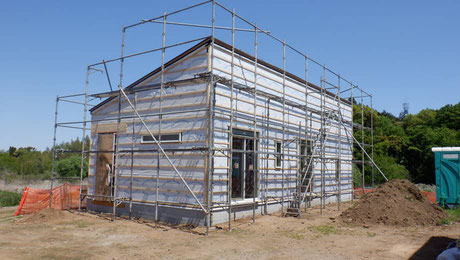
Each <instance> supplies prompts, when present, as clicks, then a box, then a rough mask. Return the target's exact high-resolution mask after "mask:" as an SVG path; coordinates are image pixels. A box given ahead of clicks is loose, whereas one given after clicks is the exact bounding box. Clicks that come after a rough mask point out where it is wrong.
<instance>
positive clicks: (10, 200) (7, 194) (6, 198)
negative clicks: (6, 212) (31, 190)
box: [0, 190, 22, 207]
mask: <svg viewBox="0 0 460 260" xmlns="http://www.w3.org/2000/svg"><path fill="white" fill-rule="evenodd" d="M21 198H22V194H21V193H17V192H11V191H3V190H0V207H11V206H17V205H19V202H21Z"/></svg>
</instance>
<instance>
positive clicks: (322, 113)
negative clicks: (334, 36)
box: [320, 65, 326, 214]
mask: <svg viewBox="0 0 460 260" xmlns="http://www.w3.org/2000/svg"><path fill="white" fill-rule="evenodd" d="M325 82H326V66H325V65H323V76H322V80H321V130H320V135H321V137H320V138H321V139H320V140H321V153H320V161H321V214H323V208H324V206H325V204H326V203H325V198H324V195H325V194H324V193H325V187H324V184H325V183H324V179H325V174H324V170H325V165H324V164H325V158H324V157H325V153H324V145H325V143H326V140H325V138H326V132H325V130H326V129H325V127H326V124H325V123H326V122H325V118H324V108H325V104H324V102H325V100H324V99H325V97H324V96H325V88H326V85H325V84H326V83H325Z"/></svg>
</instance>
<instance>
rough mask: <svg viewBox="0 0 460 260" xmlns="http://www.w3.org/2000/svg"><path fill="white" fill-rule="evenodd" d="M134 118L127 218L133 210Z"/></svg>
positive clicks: (135, 98) (135, 97)
mask: <svg viewBox="0 0 460 260" xmlns="http://www.w3.org/2000/svg"><path fill="white" fill-rule="evenodd" d="M134 108H136V109H137V92H134ZM135 125H136V119H135V118H134V117H133V132H132V136H131V176H130V179H129V219H131V215H132V210H133V181H134V146H135V142H134V140H135V139H136V130H135Z"/></svg>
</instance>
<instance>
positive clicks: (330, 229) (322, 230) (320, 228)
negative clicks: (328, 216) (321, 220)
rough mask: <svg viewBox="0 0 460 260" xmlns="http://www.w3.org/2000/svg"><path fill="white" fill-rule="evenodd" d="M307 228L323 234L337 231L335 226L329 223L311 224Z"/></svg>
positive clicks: (336, 232)
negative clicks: (311, 225)
mask: <svg viewBox="0 0 460 260" xmlns="http://www.w3.org/2000/svg"><path fill="white" fill-rule="evenodd" d="M309 230H311V231H313V232H316V233H321V234H323V235H331V234H338V233H339V230H337V229H336V228H335V227H333V226H331V225H319V226H313V227H310V228H309Z"/></svg>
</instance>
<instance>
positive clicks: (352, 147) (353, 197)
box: [345, 82, 355, 201]
mask: <svg viewBox="0 0 460 260" xmlns="http://www.w3.org/2000/svg"><path fill="white" fill-rule="evenodd" d="M353 88H354V85H353V83H351V82H350V102H351V135H354V131H355V128H354V121H353V120H354V119H353V110H354V106H355V98H354V97H353ZM346 133H347V132H346V129H345V134H346ZM350 139H351V140H350ZM350 139H349V140H348V142H349V143H348V145H349V146H350V149H351V177H352V179H353V174H354V171H353V169H354V163H353V157H354V156H353V149H354V145H353V138H350ZM354 193H355V190H354V185H353V181H352V182H351V201H354V199H355V194H354Z"/></svg>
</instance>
